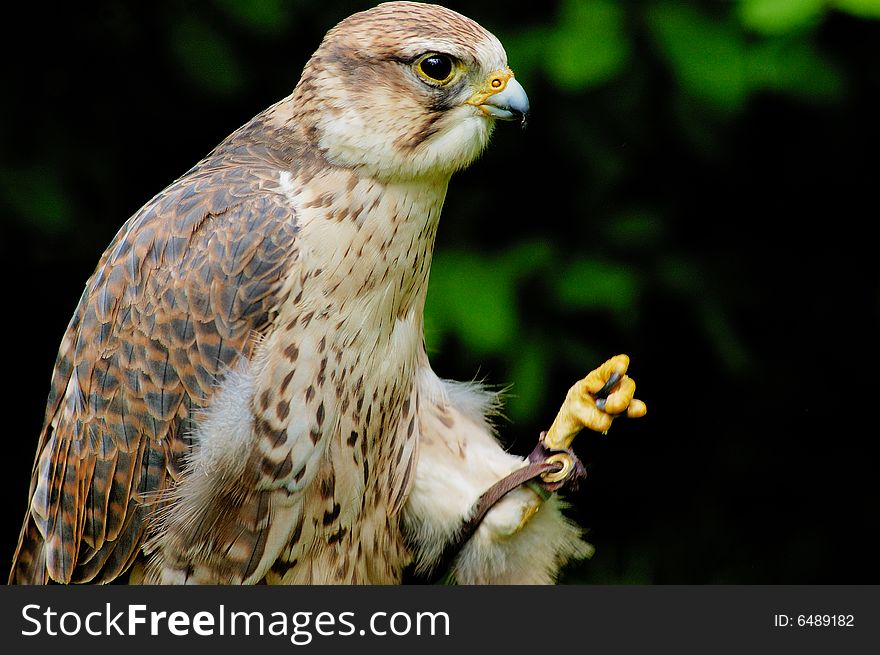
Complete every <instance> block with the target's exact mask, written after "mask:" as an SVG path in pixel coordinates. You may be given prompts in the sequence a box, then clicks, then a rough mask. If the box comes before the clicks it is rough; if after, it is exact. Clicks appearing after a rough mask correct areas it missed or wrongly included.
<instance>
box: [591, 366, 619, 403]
mask: <svg viewBox="0 0 880 655" xmlns="http://www.w3.org/2000/svg"><path fill="white" fill-rule="evenodd" d="M620 377H621V376H620V373H618V372H617V371H615V372H614V373H612V374H611V377H609V378H608V382H606V383H605V384H604V385H603V386H602V388H601V389H599V391H597V392H596V393H594V394H590V395H591V396H593V398H595V399H596V407H598V408H599V409H602V410H604V409H605V401H606V400H608V396H610V395H611V391H612V390H613V389H614V387H615V386H617V383H618V382H620Z"/></svg>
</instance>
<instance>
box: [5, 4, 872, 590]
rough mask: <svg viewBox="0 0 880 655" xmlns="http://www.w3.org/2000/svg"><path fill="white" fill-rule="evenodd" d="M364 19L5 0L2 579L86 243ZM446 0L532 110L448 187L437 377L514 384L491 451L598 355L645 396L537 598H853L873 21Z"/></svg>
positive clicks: (827, 9)
mask: <svg viewBox="0 0 880 655" xmlns="http://www.w3.org/2000/svg"><path fill="white" fill-rule="evenodd" d="M370 4H371V3H359V2H343V1H342V0H324V1H322V2H318V1H317V0H303V1H300V2H281V1H273V2H256V1H254V2H234V1H233V0H222V1H221V0H216V1H214V2H205V3H171V2H158V3H137V4H135V3H131V4H127V3H121V2H120V3H116V2H97V3H90V6H89V7H88V8H81V7H77V8H76V9H73V8H71V7H69V6H68V7H67V8H66V9H62V10H58V9H56V8H48V7H45V6H44V5H42V4H38V3H31V4H30V5H28V6H25V7H23V10H24V13H23V14H21V15H19V16H18V17H16V18H15V19H14V20H13V19H10V20H9V21H7V23H6V31H7V36H6V39H5V41H4V43H3V53H2V58H0V61H2V65H3V69H4V70H3V80H4V91H3V99H4V100H3V102H2V103H0V208H2V209H0V216H2V219H0V220H2V225H3V238H2V248H0V255H2V256H0V261H2V265H3V269H2V275H3V282H4V285H3V304H4V306H3V309H2V316H3V321H2V324H3V340H2V342H0V343H2V350H0V353H2V362H3V377H4V378H5V381H6V384H5V388H6V392H5V393H4V398H5V403H4V408H3V417H4V426H3V430H2V433H3V438H4V444H5V448H4V451H3V453H4V466H3V471H4V475H3V479H2V485H3V486H2V493H3V497H4V498H6V499H7V503H6V508H5V509H4V510H3V511H4V525H5V526H6V527H5V528H4V530H3V535H2V548H0V558H2V561H3V562H5V563H8V562H9V561H10V558H11V554H12V551H13V549H14V545H15V539H16V537H17V534H18V529H19V525H20V521H21V518H22V516H23V514H24V511H25V506H26V501H27V485H28V479H29V475H30V469H31V464H32V461H33V454H34V449H35V447H36V440H37V436H38V434H39V429H40V426H41V422H42V418H43V408H44V404H45V399H46V394H47V392H48V383H49V379H50V375H51V369H52V364H53V362H54V357H55V353H56V350H57V346H58V343H59V341H60V338H61V335H62V334H63V331H64V328H65V326H66V324H67V321H68V320H69V318H70V315H71V313H72V311H73V309H74V307H75V305H76V302H77V300H78V298H79V295H80V292H81V289H82V286H83V284H84V282H85V280H86V279H87V278H88V276H89V275H90V274H91V272H92V270H93V268H94V266H95V264H96V262H97V260H98V257H99V255H100V254H101V252H102V250H103V249H104V247H105V246H106V244H107V243H108V242H109V241H110V239H111V237H112V236H113V234H114V233H115V231H116V230H117V229H118V227H119V226H120V225H121V224H122V223H123V221H124V220H125V219H126V218H127V217H128V216H130V215H131V214H132V213H133V212H134V211H135V210H137V208H138V207H140V206H141V205H142V204H143V203H144V202H145V201H146V200H148V199H149V198H150V197H151V196H152V195H154V194H155V193H157V192H158V191H160V190H161V189H162V188H163V187H164V186H165V185H167V184H168V183H169V182H171V181H172V180H173V179H174V178H175V177H177V176H179V175H180V174H182V173H183V172H185V171H186V170H187V169H188V168H189V167H190V166H191V165H192V164H194V163H195V162H196V161H197V160H198V159H199V158H200V157H202V156H203V155H204V154H206V153H207V152H208V151H209V150H210V149H211V148H212V147H213V146H214V145H216V144H217V143H218V142H219V141H220V140H222V139H223V138H224V137H225V136H226V135H227V134H228V133H230V132H231V131H232V130H233V129H235V128H236V127H238V126H239V125H241V124H242V123H244V122H245V121H247V120H248V119H249V118H250V117H251V116H253V115H254V114H256V113H257V112H259V111H260V110H262V109H263V108H265V107H266V106H268V105H269V104H271V103H273V102H275V101H276V100H278V99H280V98H281V97H283V96H285V95H287V94H288V93H289V92H290V91H291V90H292V88H293V86H294V85H295V83H296V80H297V79H298V77H299V73H300V71H301V69H302V66H303V64H304V63H305V61H306V59H307V58H308V56H309V55H310V54H311V52H312V51H313V50H314V49H315V48H316V47H317V45H318V43H319V41H320V39H321V37H322V36H323V34H324V32H325V31H326V30H327V29H329V28H330V27H331V26H332V25H334V24H335V23H336V22H337V21H338V20H340V19H342V18H344V17H345V16H346V15H348V14H350V13H352V12H353V11H355V10H359V9H363V8H366V7H368V6H370ZM448 6H450V7H452V8H454V9H458V10H459V11H462V12H463V13H466V14H467V15H469V16H471V17H472V18H474V19H476V20H478V21H479V22H481V23H482V24H483V25H484V26H485V27H487V28H488V29H490V30H492V31H493V32H495V33H496V34H497V35H498V36H499V38H501V40H502V42H503V43H505V45H506V46H507V50H508V54H509V57H510V62H511V65H512V67H513V68H514V70H515V71H516V72H517V75H518V78H519V79H520V80H521V81H522V82H523V84H524V86H525V87H526V89H527V90H528V93H529V95H530V98H531V101H532V107H533V112H534V113H533V116H532V119H531V122H530V125H529V127H528V129H527V130H526V131H525V132H520V131H519V130H517V129H516V128H515V127H512V126H510V125H500V126H499V129H498V130H497V132H496V136H495V138H494V140H493V144H492V146H491V147H490V149H489V151H488V152H487V153H486V154H485V155H484V157H483V158H482V159H481V160H480V161H479V162H477V164H475V165H474V166H473V167H472V168H471V169H470V170H468V171H466V172H464V173H462V174H459V175H457V176H456V178H455V179H453V182H452V184H451V186H450V191H449V196H448V198H447V203H446V207H445V209H444V217H443V221H442V226H441V230H440V234H439V236H438V242H437V251H436V258H435V264H434V268H433V271H432V279H431V291H430V294H429V299H428V303H429V306H428V308H427V316H426V320H427V339H428V343H429V347H430V349H431V352H432V362H433V365H434V368H435V370H436V371H437V372H438V373H439V374H440V375H441V376H444V377H451V378H457V379H471V378H474V377H477V378H480V379H485V380H487V381H488V382H490V383H492V384H496V385H499V386H503V385H506V384H508V383H509V384H511V385H512V386H511V387H510V389H509V404H508V412H507V414H508V417H509V421H504V422H502V423H501V425H500V430H501V434H502V437H503V439H504V440H505V442H506V443H507V444H508V445H510V447H511V448H512V449H513V450H515V451H518V452H526V451H528V450H530V449H531V446H532V445H533V444H534V441H535V438H536V436H537V433H538V431H540V430H541V429H546V427H547V426H548V425H549V423H550V421H551V420H552V418H553V416H554V415H555V412H556V410H557V408H558V407H559V404H560V403H561V401H562V399H563V397H564V395H565V391H566V390H567V388H568V387H569V386H570V385H571V384H572V383H573V382H574V381H575V380H577V379H578V378H580V377H582V376H583V375H584V374H585V373H586V372H588V371H589V370H590V369H591V368H593V367H594V366H596V365H598V364H599V363H600V362H601V361H603V360H604V359H605V358H607V357H608V356H610V355H613V354H616V353H618V352H626V353H628V354H630V355H631V357H632V366H631V373H632V375H633V377H634V378H635V379H636V381H637V382H638V384H639V393H638V396H639V397H641V398H643V399H644V400H645V401H646V402H647V404H648V408H649V413H648V416H647V417H646V418H644V419H641V420H639V421H637V422H626V421H623V420H621V421H618V422H616V424H615V425H614V427H613V428H612V430H611V432H610V434H609V435H608V436H606V437H600V436H598V435H582V436H581V437H579V438H578V440H577V441H576V448H577V450H578V452H579V453H580V455H581V458H582V459H583V460H584V461H585V462H586V463H587V464H588V470H589V478H588V480H587V481H586V483H585V484H584V486H583V488H582V489H581V491H580V492H578V493H577V494H576V495H575V496H574V497H573V498H572V500H573V502H574V504H575V509H574V511H575V513H576V514H577V517H578V519H579V520H580V521H581V523H582V524H583V525H585V526H588V527H589V528H590V536H589V538H590V540H591V541H592V542H593V543H594V544H595V545H596V547H597V552H596V555H595V557H594V558H593V559H592V560H591V561H588V562H585V563H583V564H580V565H577V566H574V567H572V568H570V569H569V570H567V571H566V573H565V576H564V578H563V580H564V581H565V582H570V583H697V584H703V583H746V584H753V583H770V584H776V583H878V582H880V575H878V570H877V565H876V554H875V551H876V543H875V541H874V539H873V538H872V537H870V536H869V534H872V533H873V530H872V529H871V528H873V527H874V524H876V522H877V518H878V503H877V501H878V494H877V476H876V472H875V468H876V465H877V456H878V447H877V434H878V431H877V427H876V425H875V407H876V405H877V402H878V400H877V392H878V383H877V373H876V368H877V360H878V357H877V355H878V352H877V345H876V341H875V337H876V334H877V328H878V318H880V286H878V270H877V264H876V261H877V257H876V250H877V247H876V243H877V240H876V237H875V236H874V235H875V223H876V220H877V218H878V208H877V206H878V203H877V197H878V182H880V177H878V173H880V171H878V168H880V167H878V146H880V138H878V137H880V128H878V125H880V102H878V97H880V93H878V91H880V46H878V44H880V20H878V19H880V11H878V9H877V8H876V3H872V2H870V1H869V0H839V1H838V2H831V3H826V2H815V1H812V0H788V1H783V0H777V1H775V2H767V1H764V0H747V1H746V0H744V1H742V2H730V3H716V2H705V3H685V2H676V1H672V0H668V1H664V0H657V1H656V2H652V3H648V2H644V3H629V4H626V3H615V2H610V1H599V0H582V1H578V0H563V1H561V2H547V3H532V4H531V5H529V6H528V7H527V6H525V5H517V4H513V3H509V2H506V3H501V2H489V1H488V0H486V1H483V2H471V3H467V4H465V3H460V2H449V3H448ZM6 565H7V564H4V566H6Z"/></svg>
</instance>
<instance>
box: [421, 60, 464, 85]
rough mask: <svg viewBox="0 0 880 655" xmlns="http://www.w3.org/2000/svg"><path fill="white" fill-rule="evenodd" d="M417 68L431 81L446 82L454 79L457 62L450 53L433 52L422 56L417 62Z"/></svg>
mask: <svg viewBox="0 0 880 655" xmlns="http://www.w3.org/2000/svg"><path fill="white" fill-rule="evenodd" d="M416 70H417V71H418V72H419V73H420V74H421V75H422V77H424V78H426V79H427V80H429V81H431V82H435V83H436V82H439V83H440V84H445V83H446V82H448V81H449V80H451V79H452V76H453V73H454V72H455V62H454V61H453V60H452V57H450V56H449V55H442V54H437V53H432V54H429V55H425V56H424V57H422V58H421V59H420V60H419V62H418V63H417V64H416Z"/></svg>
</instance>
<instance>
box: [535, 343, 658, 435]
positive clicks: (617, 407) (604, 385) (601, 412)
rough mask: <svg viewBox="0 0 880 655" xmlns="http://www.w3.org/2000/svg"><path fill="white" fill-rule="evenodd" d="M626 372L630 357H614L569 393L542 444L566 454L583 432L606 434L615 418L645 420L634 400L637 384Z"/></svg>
mask: <svg viewBox="0 0 880 655" xmlns="http://www.w3.org/2000/svg"><path fill="white" fill-rule="evenodd" d="M627 368H629V357H627V356H626V355H617V356H616V357H612V358H611V359H609V360H608V361H607V362H605V363H604V364H602V366H600V367H599V368H597V369H595V370H594V371H591V372H590V374H589V375H587V377H585V378H584V379H583V380H580V381H579V382H577V383H576V384H575V385H574V386H573V387H572V388H571V389H569V390H568V394H566V396H565V402H563V403H562V408H561V409H560V410H559V413H558V414H557V415H556V419H555V420H554V421H553V425H551V426H550V429H549V430H548V431H547V434H546V435H545V437H544V444H545V445H546V446H547V447H548V448H550V449H552V450H565V449H567V448H569V447H570V446H571V442H572V441H573V440H574V437H575V435H577V433H578V432H580V431H581V430H582V429H584V428H589V429H590V430H594V431H595V432H602V433H605V432H607V431H608V428H610V427H611V421H612V420H614V418H616V417H617V416H621V415H623V414H626V416H628V417H630V418H639V417H641V416H644V415H645V413H646V412H647V411H648V408H647V406H646V405H645V403H643V402H642V401H641V400H637V399H636V398H634V397H633V395H634V394H635V392H636V383H635V381H634V380H633V379H632V378H631V377H629V376H628V375H627V374H626V370H627Z"/></svg>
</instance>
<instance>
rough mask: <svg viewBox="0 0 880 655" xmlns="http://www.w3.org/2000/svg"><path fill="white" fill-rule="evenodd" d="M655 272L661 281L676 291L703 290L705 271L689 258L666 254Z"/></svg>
mask: <svg viewBox="0 0 880 655" xmlns="http://www.w3.org/2000/svg"><path fill="white" fill-rule="evenodd" d="M657 273H658V277H659V278H660V280H661V281H662V283H663V284H664V285H665V286H666V287H668V288H669V289H670V290H672V291H675V292H677V293H682V294H691V293H697V292H700V291H702V290H703V287H704V285H703V279H704V278H705V273H704V272H703V270H702V269H701V268H700V267H699V266H698V265H697V263H696V262H694V261H692V260H690V259H686V258H684V257H678V256H668V257H666V258H664V259H663V260H662V261H661V262H660V266H659V269H658V271H657Z"/></svg>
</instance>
